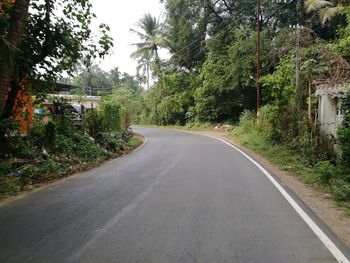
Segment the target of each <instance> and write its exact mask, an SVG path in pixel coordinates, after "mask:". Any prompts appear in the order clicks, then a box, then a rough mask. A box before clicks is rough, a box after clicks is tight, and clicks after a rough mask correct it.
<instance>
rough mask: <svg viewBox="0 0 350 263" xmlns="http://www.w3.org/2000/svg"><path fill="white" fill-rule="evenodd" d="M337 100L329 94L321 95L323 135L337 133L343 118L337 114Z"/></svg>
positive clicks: (321, 128)
mask: <svg viewBox="0 0 350 263" xmlns="http://www.w3.org/2000/svg"><path fill="white" fill-rule="evenodd" d="M337 102H338V100H337V99H332V98H331V97H329V96H328V95H322V96H320V97H319V122H320V132H321V135H323V136H327V135H329V134H331V135H333V136H334V137H336V135H337V128H338V126H340V125H341V122H342V119H343V116H341V115H338V114H337Z"/></svg>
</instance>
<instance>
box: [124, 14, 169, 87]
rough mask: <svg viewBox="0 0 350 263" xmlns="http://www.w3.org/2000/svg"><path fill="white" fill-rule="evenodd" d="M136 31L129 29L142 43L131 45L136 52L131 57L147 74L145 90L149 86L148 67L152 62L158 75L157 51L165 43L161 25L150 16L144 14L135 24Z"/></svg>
mask: <svg viewBox="0 0 350 263" xmlns="http://www.w3.org/2000/svg"><path fill="white" fill-rule="evenodd" d="M137 26H138V29H130V31H131V32H133V33H135V34H137V36H138V37H139V38H140V40H141V41H142V42H139V43H135V44H133V45H134V46H136V51H135V52H134V53H132V54H131V57H132V58H134V59H137V60H138V62H139V64H140V65H141V68H144V69H145V71H146V74H147V88H149V86H150V65H151V62H152V60H153V61H154V66H155V67H154V71H155V72H156V73H157V74H158V73H159V70H160V59H159V55H158V50H159V48H160V47H164V46H165V45H166V43H167V39H166V37H165V36H164V35H163V32H162V25H161V23H160V22H159V20H157V18H155V17H153V16H152V15H151V14H145V15H144V16H143V17H142V18H141V19H140V21H139V22H138V24H137Z"/></svg>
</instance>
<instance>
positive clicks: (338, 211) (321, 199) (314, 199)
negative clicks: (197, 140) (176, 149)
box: [191, 131, 350, 248]
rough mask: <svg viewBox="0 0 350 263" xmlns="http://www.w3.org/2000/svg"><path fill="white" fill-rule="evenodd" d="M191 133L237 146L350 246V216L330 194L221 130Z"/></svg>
mask: <svg viewBox="0 0 350 263" xmlns="http://www.w3.org/2000/svg"><path fill="white" fill-rule="evenodd" d="M191 133H195V134H201V135H211V136H215V137H217V138H221V139H224V140H225V141H227V142H229V143H231V144H233V145H234V146H236V147H238V148H239V149H241V150H242V151H244V152H245V153H246V154H248V155H249V156H250V157H252V158H253V159H254V160H256V161H257V162H258V163H260V164H261V165H262V166H263V167H264V168H266V169H267V170H269V171H270V172H271V173H272V174H273V175H274V176H276V177H277V178H278V179H279V181H280V182H281V184H282V185H284V186H286V187H287V188H288V189H290V190H291V191H292V192H293V193H294V194H295V195H296V196H297V197H298V198H299V199H300V200H302V201H303V202H304V203H305V204H306V206H307V207H308V208H310V209H311V210H312V212H313V213H315V215H317V216H318V217H319V218H320V219H321V220H322V221H323V222H324V223H325V225H326V226H327V227H328V228H329V229H330V230H331V231H332V232H334V233H335V234H336V235H337V236H338V237H339V238H340V239H341V240H342V241H343V242H344V243H345V244H346V246H347V247H348V248H350V227H349V226H350V218H349V217H347V216H346V215H345V209H344V208H342V207H340V206H339V205H337V203H336V202H335V201H334V200H333V199H332V197H331V196H330V194H328V193H325V192H324V191H322V190H321V189H318V188H317V187H316V186H310V185H306V184H305V183H303V182H302V181H301V180H300V179H299V178H298V177H295V176H293V175H291V174H289V173H288V172H286V171H283V170H281V169H279V168H278V167H276V166H275V165H273V164H272V163H271V162H269V161H268V160H267V159H265V158H264V157H262V156H261V155H259V154H257V153H256V152H254V151H253V150H250V149H248V148H246V147H244V146H242V145H241V144H240V143H239V142H238V141H235V140H234V139H232V138H231V137H229V136H228V135H227V133H226V132H223V131H193V132H192V131H191Z"/></svg>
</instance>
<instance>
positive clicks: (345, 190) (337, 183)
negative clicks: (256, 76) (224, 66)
mask: <svg viewBox="0 0 350 263" xmlns="http://www.w3.org/2000/svg"><path fill="white" fill-rule="evenodd" d="M229 136H230V137H232V138H233V139H235V140H237V141H239V142H240V144H241V145H243V146H245V147H247V148H249V149H251V150H253V151H255V152H257V153H258V154H260V155H261V156H263V157H265V158H266V159H267V160H269V161H270V162H271V163H272V164H274V165H276V166H277V167H279V168H280V169H282V170H284V171H287V172H288V173H289V174H291V175H293V176H297V177H299V178H300V179H301V180H302V181H303V182H304V183H306V184H311V185H315V186H316V185H317V186H318V188H321V189H323V190H324V191H327V192H329V193H331V194H332V196H333V197H334V199H335V200H336V201H337V202H338V203H339V204H340V205H342V206H345V207H347V210H348V212H347V214H349V215H350V183H349V170H348V169H347V168H346V167H344V166H342V165H340V164H335V163H332V162H330V161H327V160H321V159H319V160H317V159H315V156H317V154H315V156H310V157H309V158H307V157H305V152H304V151H303V149H301V147H297V146H295V145H290V144H287V143H275V142H273V141H271V139H270V138H269V136H268V134H267V133H265V132H264V131H262V130H261V129H259V127H258V125H257V124H256V119H254V118H246V119H244V116H243V121H242V118H241V122H240V124H239V125H237V126H236V127H235V128H234V129H232V131H231V132H230V134H229ZM310 159H311V161H310Z"/></svg>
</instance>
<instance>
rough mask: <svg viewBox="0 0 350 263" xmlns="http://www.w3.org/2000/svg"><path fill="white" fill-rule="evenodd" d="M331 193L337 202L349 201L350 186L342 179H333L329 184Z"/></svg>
mask: <svg viewBox="0 0 350 263" xmlns="http://www.w3.org/2000/svg"><path fill="white" fill-rule="evenodd" d="M331 188H332V191H333V193H334V195H335V199H336V200H337V201H338V202H348V201H350V184H349V183H347V182H345V181H344V180H342V179H335V180H333V181H332V183H331Z"/></svg>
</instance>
